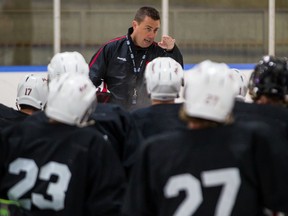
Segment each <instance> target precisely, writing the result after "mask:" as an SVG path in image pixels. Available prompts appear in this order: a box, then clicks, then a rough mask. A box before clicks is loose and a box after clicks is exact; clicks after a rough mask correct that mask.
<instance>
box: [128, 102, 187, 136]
mask: <svg viewBox="0 0 288 216" xmlns="http://www.w3.org/2000/svg"><path fill="white" fill-rule="evenodd" d="M181 106H182V104H180V103H175V104H157V105H152V106H149V107H146V108H142V109H138V110H135V111H133V112H132V116H133V118H134V119H135V122H136V126H137V128H138V129H139V131H140V132H141V134H142V136H143V139H147V138H148V137H151V136H153V135H158V134H161V133H163V132H168V131H174V130H177V129H182V128H186V123H185V122H183V121H182V120H180V118H179V110H180V108H181Z"/></svg>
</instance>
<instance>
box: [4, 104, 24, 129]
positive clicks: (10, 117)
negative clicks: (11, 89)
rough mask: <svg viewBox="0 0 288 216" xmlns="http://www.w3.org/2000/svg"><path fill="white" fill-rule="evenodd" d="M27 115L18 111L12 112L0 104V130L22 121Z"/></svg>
mask: <svg viewBox="0 0 288 216" xmlns="http://www.w3.org/2000/svg"><path fill="white" fill-rule="evenodd" d="M27 116H28V115H27V114H25V113H22V112H20V111H17V110H14V109H13V108H11V107H7V106H5V105H4V104H1V103H0V130H1V129H3V128H4V127H6V126H8V125H10V124H13V123H14V122H20V121H22V120H24V119H25V118H26V117H27Z"/></svg>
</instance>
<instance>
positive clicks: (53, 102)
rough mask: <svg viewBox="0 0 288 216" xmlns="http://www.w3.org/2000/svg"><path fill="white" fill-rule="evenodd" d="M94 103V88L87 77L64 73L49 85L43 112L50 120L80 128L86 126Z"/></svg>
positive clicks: (95, 100)
mask: <svg viewBox="0 0 288 216" xmlns="http://www.w3.org/2000/svg"><path fill="white" fill-rule="evenodd" d="M96 102H97V99H96V87H95V86H94V85H93V83H92V82H91V80H90V79H89V78H88V77H86V76H83V75H81V74H71V73H66V74H63V75H62V76H61V77H60V79H54V80H52V81H51V83H50V84H49V95H48V101H47V107H46V109H45V112H46V115H47V116H48V117H49V118H51V119H54V120H56V121H59V122H62V123H65V124H69V125H77V126H80V127H81V126H85V125H87V123H88V122H87V121H88V119H89V117H90V115H91V113H92V112H93V111H94V109H95V107H96Z"/></svg>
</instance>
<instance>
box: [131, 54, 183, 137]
mask: <svg viewBox="0 0 288 216" xmlns="http://www.w3.org/2000/svg"><path fill="white" fill-rule="evenodd" d="M145 80H146V87H147V92H148V95H149V96H150V98H151V103H152V105H151V106H149V107H146V108H141V109H138V110H135V111H132V115H133V117H134V119H135V122H136V125H137V127H138V129H139V131H140V132H141V134H142V137H143V138H144V139H147V138H148V137H150V136H152V135H156V134H160V133H163V132H166V131H174V130H175V129H179V128H184V127H186V125H185V123H184V122H183V121H182V120H180V119H179V110H180V107H181V105H182V104H181V103H175V99H176V98H177V97H179V92H180V89H181V86H182V85H183V82H184V73H183V69H182V67H181V65H180V64H179V63H178V62H176V61H175V60H174V59H172V58H170V57H158V58H156V59H154V60H153V61H151V62H149V63H148V65H147V66H146V70H145Z"/></svg>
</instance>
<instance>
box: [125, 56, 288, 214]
mask: <svg viewBox="0 0 288 216" xmlns="http://www.w3.org/2000/svg"><path fill="white" fill-rule="evenodd" d="M186 78H187V79H186ZM186 78H185V86H184V98H185V102H184V105H183V110H182V111H181V116H182V118H183V119H184V120H186V121H187V129H186V130H178V131H175V132H170V133H166V134H163V135H160V136H154V137H152V138H151V139H149V140H147V141H146V142H145V143H144V145H143V148H141V151H140V154H139V159H138V161H137V162H136V164H135V167H134V169H133V172H132V176H131V181H130V184H129V186H128V191H127V195H126V198H125V202H124V208H123V213H124V215H126V216H127V215H129V216H135V215H137V216H144V215H145V216H148V215H149V216H150V215H151V216H152V215H153V216H154V215H158V216H164V215H165V216H167V215H179V216H180V215H181V216H191V215H193V216H198V215H201V216H202V215H217V216H230V215H233V216H243V215H249V216H252V215H255V216H256V215H264V211H265V212H270V213H271V212H273V213H275V215H276V213H279V212H281V213H287V212H288V207H287V202H288V195H287V189H288V184H287V150H286V147H285V145H284V143H282V142H281V140H278V139H277V137H274V136H273V134H270V132H269V130H267V128H266V127H265V125H262V124H260V123H258V124H256V123H255V124H251V123H249V124H244V123H243V124H239V123H237V124H235V123H233V122H232V118H231V111H232V107H233V104H234V101H235V96H236V94H237V90H238V85H236V83H235V80H233V79H232V76H231V72H230V71H229V68H228V66H227V65H225V64H223V63H221V64H219V63H213V62H210V61H208V60H207V61H204V62H202V63H200V64H199V65H197V66H196V67H195V68H193V70H191V71H190V72H189V74H188V76H187V77H186ZM271 215H272V214H271Z"/></svg>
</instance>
